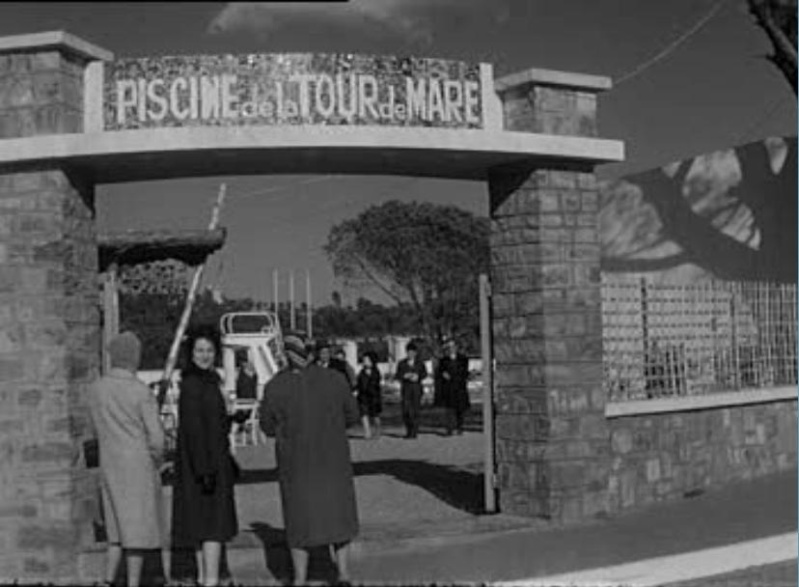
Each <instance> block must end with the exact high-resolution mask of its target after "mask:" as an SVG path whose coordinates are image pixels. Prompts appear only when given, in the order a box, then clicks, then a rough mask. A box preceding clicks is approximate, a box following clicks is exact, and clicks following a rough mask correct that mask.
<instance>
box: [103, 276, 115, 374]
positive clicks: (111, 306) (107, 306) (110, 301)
mask: <svg viewBox="0 0 799 587" xmlns="http://www.w3.org/2000/svg"><path fill="white" fill-rule="evenodd" d="M117 334H119V279H118V268H117V263H116V261H114V262H112V263H111V264H110V265H109V266H108V269H107V270H106V273H105V280H104V281H103V341H104V344H103V373H108V371H109V370H110V369H111V357H110V355H109V354H108V343H110V342H111V339H112V338H114V337H115V336H116V335H117Z"/></svg>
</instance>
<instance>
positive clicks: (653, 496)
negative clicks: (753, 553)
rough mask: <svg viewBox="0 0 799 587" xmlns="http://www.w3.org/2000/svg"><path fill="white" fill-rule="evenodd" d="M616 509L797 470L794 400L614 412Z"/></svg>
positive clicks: (612, 493)
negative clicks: (658, 411) (668, 410)
mask: <svg viewBox="0 0 799 587" xmlns="http://www.w3.org/2000/svg"><path fill="white" fill-rule="evenodd" d="M608 426H609V430H610V439H611V455H610V457H611V471H610V476H609V479H608V493H609V496H608V498H609V505H610V508H611V512H614V513H616V512H619V511H623V510H629V509H633V508H637V507H641V506H646V505H648V504H651V503H654V502H658V501H662V500H669V499H679V498H682V497H685V496H691V495H696V494H698V493H700V492H702V491H705V490H707V489H712V488H714V487H718V486H721V485H724V484H727V483H731V482H735V481H741V480H746V479H752V478H754V477H760V476H763V475H768V474H770V473H775V472H777V471H784V470H790V469H795V468H796V465H797V462H796V440H797V438H796V428H797V412H796V400H788V401H779V402H771V403H762V404H752V405H744V406H730V407H719V408H713V409H706V410H694V411H690V412H673V413H668V414H652V415H638V416H627V417H619V418H613V419H611V420H610V421H609V423H608Z"/></svg>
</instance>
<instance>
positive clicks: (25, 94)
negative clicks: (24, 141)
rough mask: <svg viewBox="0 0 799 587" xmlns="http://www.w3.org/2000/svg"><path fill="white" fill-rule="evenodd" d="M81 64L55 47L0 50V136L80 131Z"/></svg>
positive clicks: (81, 127)
mask: <svg viewBox="0 0 799 587" xmlns="http://www.w3.org/2000/svg"><path fill="white" fill-rule="evenodd" d="M84 67H85V65H84V63H83V61H82V60H81V59H80V58H79V57H77V56H73V55H70V54H65V53H62V52H60V51H57V50H51V51H41V52H21V53H12V54H3V53H0V139H10V138H16V137H30V136H37V135H47V134H59V133H73V132H81V131H82V130H83V70H84Z"/></svg>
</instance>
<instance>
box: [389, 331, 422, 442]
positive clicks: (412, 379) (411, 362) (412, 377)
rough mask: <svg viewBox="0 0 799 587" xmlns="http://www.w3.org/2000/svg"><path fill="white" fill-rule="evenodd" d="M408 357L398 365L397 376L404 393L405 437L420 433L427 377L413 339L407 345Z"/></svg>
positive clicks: (401, 391)
mask: <svg viewBox="0 0 799 587" xmlns="http://www.w3.org/2000/svg"><path fill="white" fill-rule="evenodd" d="M405 352H406V353H407V355H408V356H407V357H406V358H404V359H402V360H401V361H400V362H399V364H398V365H397V373H396V378H397V379H399V381H400V393H401V395H402V421H403V422H404V424H405V430H406V434H405V438H416V437H417V436H418V435H419V412H420V410H421V407H422V391H423V390H422V382H423V381H424V380H425V378H426V377H427V368H426V367H425V366H424V363H423V362H422V361H420V360H419V357H418V355H417V353H418V347H417V346H416V343H414V342H413V341H411V342H409V343H408V346H407V347H405Z"/></svg>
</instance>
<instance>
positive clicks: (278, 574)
mask: <svg viewBox="0 0 799 587" xmlns="http://www.w3.org/2000/svg"><path fill="white" fill-rule="evenodd" d="M251 528H252V531H253V533H254V534H255V536H257V537H258V540H260V542H261V544H262V546H263V549H264V562H265V564H266V568H267V569H269V572H270V573H271V574H272V576H273V577H274V578H275V579H276V580H278V581H280V582H281V583H283V584H288V583H290V582H291V580H292V578H293V571H292V565H291V554H290V553H289V549H288V546H287V545H286V533H285V532H284V531H283V530H282V529H280V528H275V527H274V526H270V525H269V524H265V523H263V522H254V523H253V524H252V525H251ZM337 579H338V571H337V569H336V565H335V564H334V562H333V560H332V558H331V557H330V552H329V550H328V549H327V547H324V546H322V547H317V548H312V549H311V551H310V559H309V563H308V580H309V581H322V582H325V583H329V584H332V583H334V582H335V581H336V580H337Z"/></svg>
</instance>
